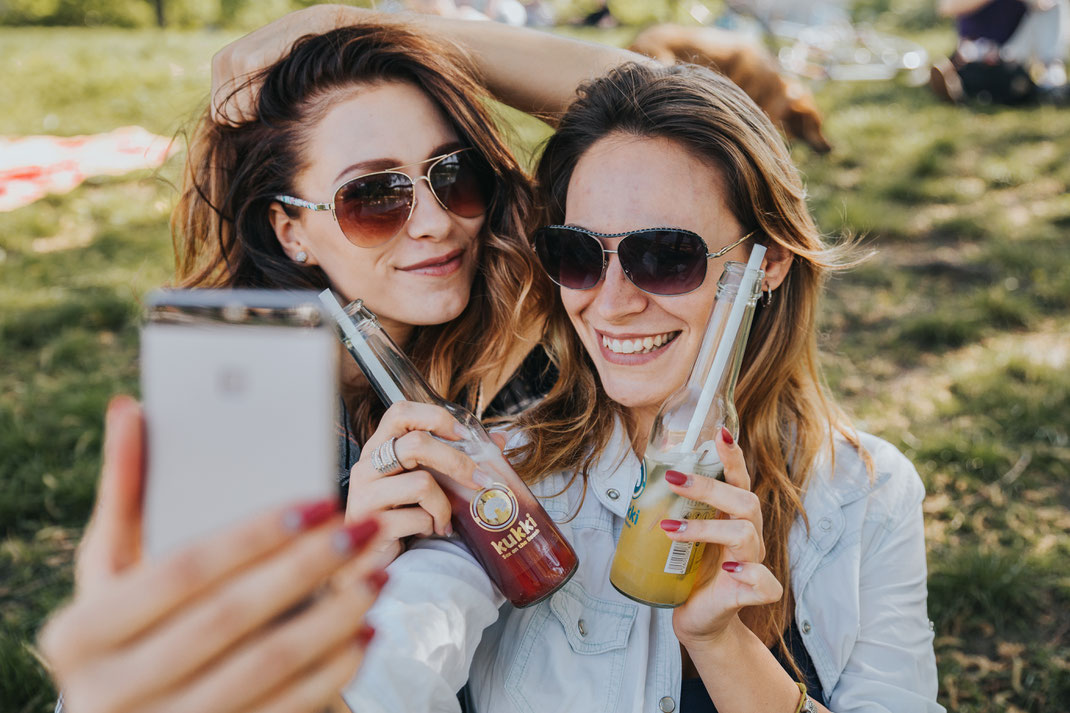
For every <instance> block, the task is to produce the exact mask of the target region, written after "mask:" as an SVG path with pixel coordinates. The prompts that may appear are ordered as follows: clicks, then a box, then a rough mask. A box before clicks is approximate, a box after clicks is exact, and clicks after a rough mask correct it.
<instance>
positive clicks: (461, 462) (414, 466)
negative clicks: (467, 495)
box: [394, 431, 481, 490]
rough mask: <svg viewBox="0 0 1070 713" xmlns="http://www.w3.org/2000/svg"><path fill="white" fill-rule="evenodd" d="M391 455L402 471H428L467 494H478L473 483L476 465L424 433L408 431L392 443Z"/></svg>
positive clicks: (466, 457)
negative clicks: (395, 458) (395, 456)
mask: <svg viewBox="0 0 1070 713" xmlns="http://www.w3.org/2000/svg"><path fill="white" fill-rule="evenodd" d="M394 453H396V454H397V458H398V462H400V463H401V467H402V468H403V469H405V470H418V469H424V468H429V469H432V470H434V471H437V472H439V473H442V474H443V475H446V476H448V477H449V478H450V479H451V480H454V481H456V482H457V483H458V484H460V485H462V486H464V487H465V488H469V489H471V490H480V489H481V488H480V486H479V485H477V484H476V482H475V480H473V475H474V474H475V471H476V464H475V461H473V460H472V459H471V458H469V457H468V456H467V455H465V454H464V453H461V452H460V451H459V450H457V449H456V448H452V447H450V446H448V445H446V444H445V443H442V442H441V441H437V440H435V439H434V438H433V437H432V436H431V435H430V434H429V433H427V432H426V431H412V432H410V433H406V434H405V435H404V436H402V437H401V438H399V439H397V440H396V441H394Z"/></svg>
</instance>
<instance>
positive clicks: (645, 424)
mask: <svg viewBox="0 0 1070 713" xmlns="http://www.w3.org/2000/svg"><path fill="white" fill-rule="evenodd" d="M627 414H628V436H629V438H630V439H631V442H632V450H633V451H635V455H636V456H638V457H639V458H640V459H642V457H643V455H644V453H645V452H646V442H647V439H648V438H650V427H651V426H653V425H654V417H655V416H657V415H658V407H657V406H637V407H634V408H630V409H628V411H627Z"/></svg>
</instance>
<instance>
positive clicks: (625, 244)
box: [534, 225, 756, 295]
mask: <svg viewBox="0 0 1070 713" xmlns="http://www.w3.org/2000/svg"><path fill="white" fill-rule="evenodd" d="M755 232H756V231H751V232H749V233H747V234H746V235H744V236H743V237H742V238H740V239H739V240H737V241H736V242H734V243H732V244H731V245H729V246H728V247H726V248H723V249H721V250H718V251H717V252H715V253H711V252H707V247H706V241H705V240H703V239H702V238H701V237H700V236H699V235H698V234H697V233H692V232H691V231H690V230H682V229H680V228H646V229H643V230H633V231H629V232H626V233H596V232H594V231H592V230H586V229H584V228H576V227H572V226H570V225H550V226H548V227H545V228H540V229H539V230H537V231H535V236H534V243H535V254H536V255H537V256H538V258H539V262H540V263H542V267H543V269H544V270H546V274H547V275H549V276H550V279H551V280H553V281H554V282H555V283H557V284H558V285H560V286H561V287H567V288H568V289H570V290H589V289H591V288H592V287H594V286H595V285H597V284H598V283H599V282H601V281H602V278H603V277H605V275H606V268H607V267H608V266H609V258H608V257H607V256H608V255H616V256H617V259H618V260H620V266H621V269H622V270H623V271H624V275H625V276H626V277H627V278H628V280H629V281H630V282H631V283H632V284H633V285H635V286H636V287H638V288H639V289H640V290H643V291H644V292H649V293H650V294H653V295H684V294H687V293H688V292H692V291H693V290H696V289H698V288H699V286H700V285H702V282H703V280H705V279H706V263H707V261H708V260H710V259H711V258H715V257H721V256H723V255H725V254H727V253H728V251H730V250H731V249H732V248H734V247H736V246H737V245H740V244H741V243H742V242H743V241H744V240H746V239H747V238H749V237H750V236H752V235H754V233H755ZM621 236H623V238H624V239H623V240H621V241H620V242H619V243H617V249H616V250H606V249H605V248H604V247H602V241H601V240H600V238H619V237H621Z"/></svg>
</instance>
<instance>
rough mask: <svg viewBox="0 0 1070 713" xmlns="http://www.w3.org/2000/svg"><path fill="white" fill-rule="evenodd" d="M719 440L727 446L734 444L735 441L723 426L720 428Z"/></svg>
mask: <svg viewBox="0 0 1070 713" xmlns="http://www.w3.org/2000/svg"><path fill="white" fill-rule="evenodd" d="M721 440H723V441H724V442H725V444H727V445H729V446H730V445H732V444H733V443H735V442H736V439H734V438H732V433H731V432H730V431H729V430H728V429H727V428H725V427H724V426H721Z"/></svg>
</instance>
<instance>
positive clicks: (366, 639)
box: [356, 624, 375, 646]
mask: <svg viewBox="0 0 1070 713" xmlns="http://www.w3.org/2000/svg"><path fill="white" fill-rule="evenodd" d="M374 638H375V627H374V626H372V625H371V624H365V625H364V626H362V627H360V631H358V632H357V636H356V639H357V643H358V644H360V645H361V646H367V645H368V644H370V643H371V640H372V639H374Z"/></svg>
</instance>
